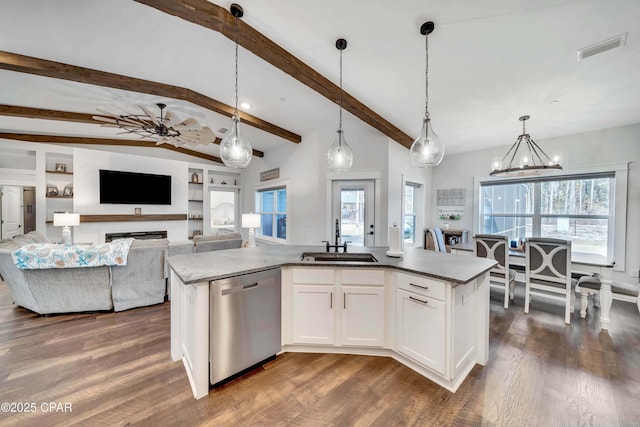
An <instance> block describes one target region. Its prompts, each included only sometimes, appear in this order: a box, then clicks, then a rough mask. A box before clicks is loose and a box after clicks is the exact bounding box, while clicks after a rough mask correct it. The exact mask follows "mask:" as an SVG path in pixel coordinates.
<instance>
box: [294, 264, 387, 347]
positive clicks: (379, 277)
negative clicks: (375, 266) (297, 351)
mask: <svg viewBox="0 0 640 427" xmlns="http://www.w3.org/2000/svg"><path fill="white" fill-rule="evenodd" d="M334 273H335V274H334ZM384 300H385V293H384V272H383V271H370V270H356V269H354V270H351V269H348V270H347V269H342V270H335V271H334V269H333V268H326V269H304V268H296V269H293V271H292V301H291V307H292V314H291V342H292V343H293V344H324V345H335V344H336V343H339V345H355V346H368V347H382V346H383V345H384V319H385V304H384Z"/></svg>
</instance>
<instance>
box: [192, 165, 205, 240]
mask: <svg viewBox="0 0 640 427" xmlns="http://www.w3.org/2000/svg"><path fill="white" fill-rule="evenodd" d="M204 179H205V177H204V170H203V169H197V168H189V176H188V182H189V194H188V200H189V211H188V220H189V229H188V230H189V239H193V236H197V235H202V234H204V232H205V230H204V228H205V227H204V216H205V215H204V206H205V194H204Z"/></svg>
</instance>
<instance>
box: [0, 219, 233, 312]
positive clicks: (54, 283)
mask: <svg viewBox="0 0 640 427" xmlns="http://www.w3.org/2000/svg"><path fill="white" fill-rule="evenodd" d="M223 236H224V237H225V238H216V239H210V237H214V236H199V237H203V238H204V239H202V240H203V242H204V241H214V242H217V244H215V245H208V246H207V247H208V250H220V249H227V248H230V247H241V246H242V239H241V237H240V234H238V233H233V234H225V235H223ZM207 238H209V239H207ZM198 240H200V239H198ZM46 242H48V240H47V239H46V237H45V236H44V235H42V234H41V233H38V232H31V233H29V234H26V235H19V236H16V237H14V238H13V239H8V240H3V241H0V276H2V278H3V279H4V281H5V282H6V283H7V286H8V287H9V290H10V291H11V295H12V297H13V301H14V302H15V303H16V304H18V305H20V306H22V307H24V308H27V309H29V310H32V311H34V312H36V313H40V314H51V313H69V312H84V311H99V310H114V311H123V310H127V309H130V308H134V307H142V306H147V305H152V304H158V303H162V302H164V301H165V297H166V295H167V276H168V275H167V273H168V269H167V264H166V257H167V256H168V255H177V254H183V253H192V252H196V247H197V245H198V241H194V242H192V241H185V242H175V243H174V242H172V243H169V241H168V240H167V239H150V240H134V241H133V242H132V244H131V247H130V249H129V255H128V258H127V265H126V266H112V267H107V266H102V267H85V268H60V269H43V270H21V269H19V268H18V267H16V265H15V264H14V262H13V259H12V257H11V253H12V252H13V251H15V250H16V249H18V248H19V247H21V246H22V245H24V244H27V243H46Z"/></svg>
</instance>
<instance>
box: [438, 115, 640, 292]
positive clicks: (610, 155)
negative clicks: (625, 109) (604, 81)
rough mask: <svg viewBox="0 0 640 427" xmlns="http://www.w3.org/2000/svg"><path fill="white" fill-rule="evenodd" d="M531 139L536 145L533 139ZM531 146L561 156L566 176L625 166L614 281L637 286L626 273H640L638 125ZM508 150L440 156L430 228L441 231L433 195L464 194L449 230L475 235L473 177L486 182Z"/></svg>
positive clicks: (505, 147)
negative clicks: (623, 222) (621, 238)
mask: <svg viewBox="0 0 640 427" xmlns="http://www.w3.org/2000/svg"><path fill="white" fill-rule="evenodd" d="M515 137H516V135H514V140H515ZM532 137H533V138H534V139H535V135H532ZM536 142H537V143H538V145H540V147H541V148H542V149H543V150H545V152H547V154H549V155H551V154H552V153H557V152H560V153H561V155H562V158H563V167H564V172H565V173H571V171H572V170H585V169H586V170H588V169H589V168H594V167H600V166H605V165H614V164H621V163H630V166H629V175H628V191H627V195H626V197H627V227H626V251H625V252H626V254H625V255H626V260H625V261H626V263H625V271H624V272H622V273H617V276H616V278H617V280H621V281H625V282H627V283H638V279H637V278H631V277H630V274H629V273H630V271H631V270H633V269H638V268H640V221H638V220H637V218H639V217H640V165H639V162H640V124H635V125H629V126H622V127H617V128H611V129H603V130H598V131H594V132H586V133H580V134H574V135H567V136H562V137H557V138H550V139H546V140H537V141H536ZM511 144H512V143H509V144H507V145H504V146H502V147H498V148H492V149H487V150H479V151H473V152H466V153H460V154H453V155H447V156H445V158H444V160H443V162H442V163H441V164H440V166H438V167H437V168H435V169H434V170H433V184H432V191H433V194H432V197H431V203H432V208H431V212H430V215H431V222H432V223H433V224H438V225H440V226H442V221H441V220H440V219H438V215H437V206H436V200H435V198H436V190H437V189H447V188H465V189H466V200H465V202H466V203H465V208H464V215H463V217H462V219H461V220H460V221H456V222H455V223H452V224H451V228H462V229H467V230H472V233H475V232H477V230H473V215H474V212H473V198H475V197H477V195H475V194H474V185H473V182H474V177H475V178H476V179H477V180H479V181H483V180H488V179H489V172H490V171H491V163H492V161H493V160H494V159H495V158H501V157H502V156H503V155H504V153H506V152H507V150H508V149H509V147H510V145H511ZM616 196H617V197H619V196H620V195H616ZM622 196H623V197H624V196H625V195H622ZM619 252H620V251H619ZM622 256H623V254H620V253H615V254H614V257H615V258H616V259H617V261H616V263H619V262H620V261H622V260H623V259H621V257H622Z"/></svg>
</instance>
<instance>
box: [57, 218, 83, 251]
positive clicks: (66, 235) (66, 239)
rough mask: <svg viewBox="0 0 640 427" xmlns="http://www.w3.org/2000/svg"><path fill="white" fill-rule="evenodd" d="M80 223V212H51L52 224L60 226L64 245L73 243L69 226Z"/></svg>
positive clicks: (75, 225)
mask: <svg viewBox="0 0 640 427" xmlns="http://www.w3.org/2000/svg"><path fill="white" fill-rule="evenodd" d="M79 225H80V214H74V213H69V212H65V213H54V214H53V226H54V227H62V243H64V244H65V245H71V244H72V243H73V241H72V239H71V228H69V227H77V226H79Z"/></svg>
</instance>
